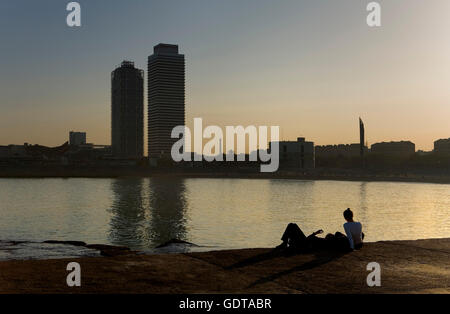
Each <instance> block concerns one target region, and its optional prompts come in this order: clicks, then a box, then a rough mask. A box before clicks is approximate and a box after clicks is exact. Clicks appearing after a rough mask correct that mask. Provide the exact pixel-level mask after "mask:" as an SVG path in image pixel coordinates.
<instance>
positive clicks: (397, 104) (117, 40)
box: [0, 0, 450, 150]
mask: <svg viewBox="0 0 450 314" xmlns="http://www.w3.org/2000/svg"><path fill="white" fill-rule="evenodd" d="M68 2H70V1H64V0H41V1H23V0H2V1H1V2H0V43H1V44H0V145H7V144H23V143H24V142H28V143H32V144H36V143H39V144H42V145H49V146H56V145H60V144H62V143H64V142H65V141H67V140H68V133H69V131H70V130H74V131H85V132H87V137H88V142H93V143H96V144H109V143H110V123H111V122H110V117H111V112H110V106H111V105H110V98H111V95H110V84H111V81H110V75H111V71H112V70H114V68H115V67H116V66H117V65H119V64H120V63H121V61H122V60H124V59H127V60H132V61H135V63H136V66H137V67H139V68H141V69H146V63H147V56H148V55H150V54H152V52H153V46H154V45H156V44H158V43H160V42H163V43H172V44H178V45H179V46H180V52H181V53H183V54H185V57H186V121H187V125H188V126H191V125H192V120H193V118H194V117H202V118H203V120H204V124H208V125H211V124H214V125H219V126H225V125H244V126H245V125H279V126H280V127H281V137H282V139H285V140H289V139H295V138H297V137H298V136H304V137H306V138H307V139H308V140H311V141H314V142H315V144H316V145H322V144H338V143H355V142H358V141H359V134H358V117H359V116H361V117H362V119H363V120H364V122H365V124H366V134H367V140H368V143H369V145H370V144H372V143H375V142H380V141H391V140H411V141H413V142H414V143H416V148H417V149H424V150H431V149H432V147H433V141H434V140H436V139H439V138H448V137H450V123H449V119H450V1H448V0H428V1H423V0H398V1H378V2H379V3H380V4H381V6H382V26H381V27H380V28H370V27H368V26H367V24H366V16H367V12H366V5H367V4H368V3H369V2H370V1H365V0H340V1H332V0H328V1H324V0H309V1H300V0H276V1H274V0H185V1H175V0H169V1H167V0H165V1H140V0H127V1H123V0H96V1H87V0H86V1H78V2H79V3H80V4H81V7H82V27H80V28H69V27H68V26H67V25H66V16H67V13H68V12H67V11H66V5H67V3H68ZM145 107H146V105H145ZM145 133H146V132H145ZM144 147H146V145H145V146H144Z"/></svg>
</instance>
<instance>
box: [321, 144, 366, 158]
mask: <svg viewBox="0 0 450 314" xmlns="http://www.w3.org/2000/svg"><path fill="white" fill-rule="evenodd" d="M367 151H368V149H367V147H366V146H363V153H362V154H365V153H367ZM315 153H316V157H325V158H327V157H358V156H361V143H358V144H338V145H318V146H316V148H315Z"/></svg>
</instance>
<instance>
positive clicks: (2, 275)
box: [0, 239, 450, 294]
mask: <svg viewBox="0 0 450 314" xmlns="http://www.w3.org/2000/svg"><path fill="white" fill-rule="evenodd" d="M75 244H76V243H75ZM91 248H97V249H100V250H101V252H103V254H101V255H102V256H103V257H83V258H75V259H73V258H72V259H48V260H11V261H3V262H0V293H13V294H15V293H157V294H159V293H450V258H449V257H450V239H430V240H417V241H386V242H376V243H368V244H366V245H365V247H364V248H363V249H362V250H361V251H355V252H352V253H348V254H337V253H333V252H317V253H314V254H299V255H294V256H288V255H286V254H285V253H283V252H279V251H274V250H272V249H242V250H227V251H213V252H203V253H181V254H180V253H179V254H154V255H144V254H139V253H137V252H132V251H130V250H127V249H126V248H119V249H113V248H111V247H109V246H91ZM69 262H77V263H79V264H80V265H81V278H82V279H81V287H68V286H67V284H66V276H67V275H68V273H69V272H68V271H67V270H66V267H67V264H68V263H69ZM370 262H377V263H379V264H380V266H381V286H380V287H369V286H368V285H367V283H366V278H367V275H368V274H369V273H370V271H368V270H367V264H368V263H370Z"/></svg>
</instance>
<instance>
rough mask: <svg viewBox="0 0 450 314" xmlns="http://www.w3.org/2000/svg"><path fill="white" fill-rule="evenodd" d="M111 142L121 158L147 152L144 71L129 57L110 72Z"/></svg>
mask: <svg viewBox="0 0 450 314" xmlns="http://www.w3.org/2000/svg"><path fill="white" fill-rule="evenodd" d="M111 144H112V152H113V155H114V156H116V157H119V158H133V159H139V158H142V156H143V154H144V71H143V70H140V69H137V68H135V67H134V63H133V62H130V61H123V62H122V64H121V66H120V67H118V68H117V69H115V70H114V71H113V72H112V74H111Z"/></svg>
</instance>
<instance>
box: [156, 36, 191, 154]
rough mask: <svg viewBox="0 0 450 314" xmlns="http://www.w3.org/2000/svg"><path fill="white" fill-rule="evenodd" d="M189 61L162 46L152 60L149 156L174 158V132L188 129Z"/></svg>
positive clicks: (176, 50)
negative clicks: (187, 68)
mask: <svg viewBox="0 0 450 314" xmlns="http://www.w3.org/2000/svg"><path fill="white" fill-rule="evenodd" d="M184 84H185V61H184V55H181V54H179V53H178V46H177V45H168V44H159V45H157V46H155V47H154V53H153V55H151V56H149V57H148V154H149V157H150V159H152V158H159V157H161V156H170V153H171V150H172V145H173V144H174V143H175V142H176V141H177V140H178V139H172V138H171V133H172V129H173V128H174V127H176V126H179V125H184V124H185V122H184V119H185V93H184V89H185V85H184Z"/></svg>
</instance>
